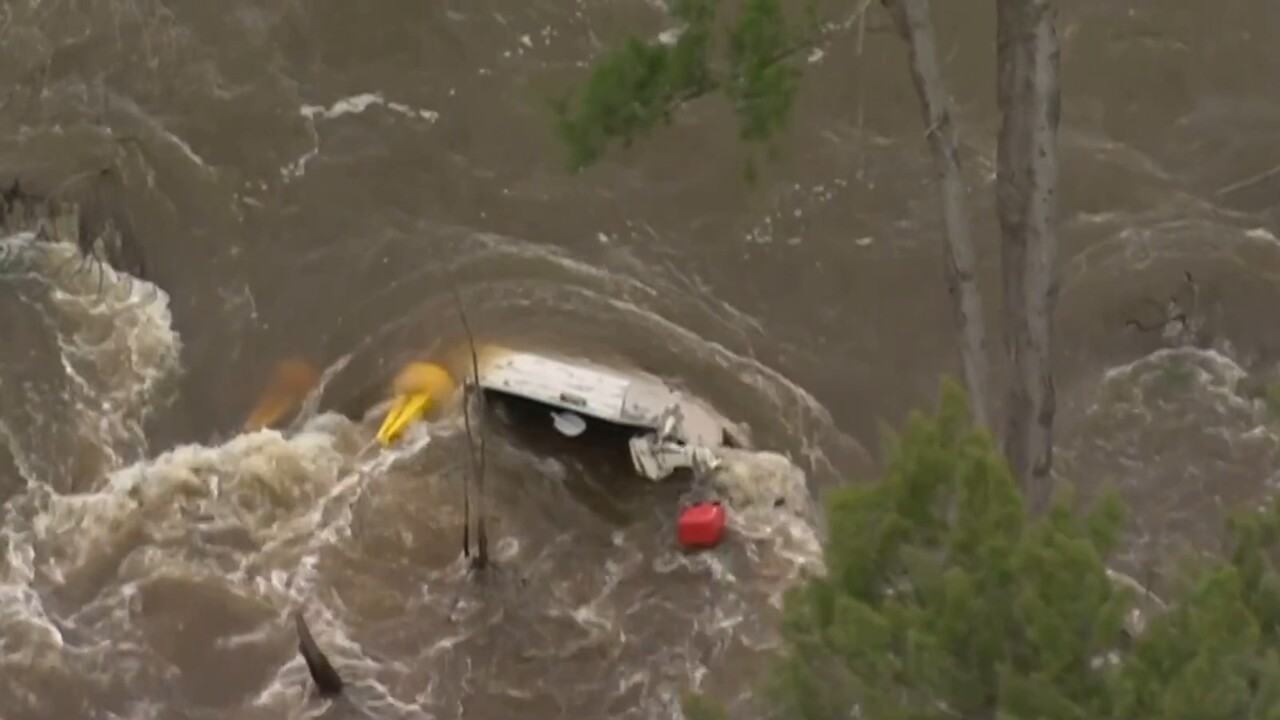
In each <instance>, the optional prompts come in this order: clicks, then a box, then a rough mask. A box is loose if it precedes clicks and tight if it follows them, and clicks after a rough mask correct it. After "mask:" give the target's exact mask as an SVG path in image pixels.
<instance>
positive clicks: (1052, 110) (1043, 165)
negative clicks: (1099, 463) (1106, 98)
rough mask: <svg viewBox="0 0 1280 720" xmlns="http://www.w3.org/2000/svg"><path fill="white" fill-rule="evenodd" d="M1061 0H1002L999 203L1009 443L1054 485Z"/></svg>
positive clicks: (1014, 454)
mask: <svg viewBox="0 0 1280 720" xmlns="http://www.w3.org/2000/svg"><path fill="white" fill-rule="evenodd" d="M1056 5H1057V3H1056V0H997V3H996V37H997V40H996V65H997V74H998V78H997V85H996V88H997V96H998V102H999V105H1000V111H1001V113H1002V114H1003V122H1002V124H1001V126H1000V137H999V143H998V148H997V153H996V154H997V166H998V169H997V180H996V212H997V214H998V215H999V219H1000V234H1001V236H1002V240H1003V243H1002V252H1001V262H1002V265H1003V269H1002V273H1003V276H1004V325H1005V351H1006V353H1007V355H1008V358H1009V362H1010V371H1011V378H1010V385H1009V394H1008V401H1007V413H1008V414H1007V418H1006V425H1005V436H1004V451H1005V455H1006V457H1007V458H1008V460H1009V464H1010V466H1011V467H1012V469H1013V472H1014V473H1015V474H1016V475H1017V477H1018V479H1019V480H1020V481H1021V482H1022V483H1023V487H1024V488H1026V489H1027V490H1031V491H1033V492H1034V494H1035V495H1040V494H1041V493H1043V492H1045V491H1046V490H1047V487H1048V485H1047V480H1048V476H1049V471H1050V469H1051V468H1052V465H1053V416H1054V410H1055V399H1054V388H1053V369H1052V365H1051V364H1052V361H1053V353H1052V349H1053V348H1052V339H1053V324H1054V323H1053V315H1054V308H1055V305H1056V303H1057V295H1058V281H1057V276H1056V265H1057V255H1058V228H1057V222H1058V147H1057V143H1058V117H1059V106H1060V96H1059V87H1058V54H1059V46H1058V34H1057V27H1056V25H1057V7H1056Z"/></svg>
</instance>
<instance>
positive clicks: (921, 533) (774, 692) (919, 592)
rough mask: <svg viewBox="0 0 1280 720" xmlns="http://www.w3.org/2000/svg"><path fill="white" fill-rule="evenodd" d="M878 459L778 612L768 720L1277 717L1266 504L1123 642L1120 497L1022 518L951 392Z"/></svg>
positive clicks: (838, 507) (1279, 605)
mask: <svg viewBox="0 0 1280 720" xmlns="http://www.w3.org/2000/svg"><path fill="white" fill-rule="evenodd" d="M888 456H889V457H890V460H889V462H888V464H887V470H886V472H885V475H884V477H882V478H881V479H879V480H877V481H875V482H871V483H866V484H859V485H851V486H848V487H844V488H840V489H838V490H836V491H833V492H832V493H831V494H830V495H829V496H828V497H827V498H826V500H827V502H826V507H827V515H828V522H829V536H828V539H827V542H826V548H825V552H826V559H827V566H828V572H827V574H826V575H825V576H824V577H820V578H815V579H813V580H810V581H809V582H808V583H807V584H806V585H804V586H803V587H801V588H798V589H797V590H796V591H795V592H794V593H793V594H792V595H791V597H790V598H789V600H788V604H787V610H788V612H787V619H786V622H785V624H784V627H783V634H784V637H785V640H786V651H785V652H784V654H783V655H782V657H780V659H779V668H778V672H777V673H775V674H774V677H773V681H772V682H771V683H769V684H768V685H767V691H768V692H767V695H768V697H769V698H770V699H771V700H772V701H773V702H774V703H775V705H776V708H777V710H778V715H777V717H778V718H780V719H781V718H787V719H788V720H792V719H795V720H799V719H804V720H836V719H837V718H849V717H862V718H874V719H881V718H884V719H895V720H896V719H898V718H905V719H910V720H926V719H929V720H932V719H934V718H936V719H937V720H946V719H951V718H963V719H965V720H969V719H973V720H986V719H990V720H997V719H999V720H1141V719H1144V718H1151V719H1153V720H1155V719H1159V720H1175V719H1179V720H1181V719H1185V720H1219V719H1221V720H1227V719H1228V718H1231V719H1233V720H1239V719H1243V718H1267V719H1276V718H1280V657H1278V656H1277V648H1278V647H1280V645H1278V644H1277V640H1278V639H1280V638H1278V637H1277V636H1278V635H1280V575H1277V572H1276V551H1277V550H1278V549H1280V544H1278V543H1277V541H1278V540H1280V512H1277V508H1276V507H1275V506H1269V507H1267V508H1265V509H1263V510H1260V511H1253V512H1249V513H1245V514H1243V515H1241V516H1239V517H1238V518H1236V519H1234V520H1233V521H1232V524H1231V528H1230V529H1231V532H1230V533H1229V535H1230V542H1229V546H1228V552H1227V553H1226V555H1225V556H1214V557H1210V558H1206V559H1202V560H1200V561H1198V562H1195V563H1190V564H1188V565H1186V566H1185V568H1186V569H1184V571H1183V572H1182V573H1181V577H1182V580H1183V582H1181V583H1180V584H1179V586H1180V587H1181V591H1179V592H1178V594H1177V597H1176V599H1175V601H1174V602H1173V603H1171V605H1170V606H1169V607H1168V609H1167V610H1165V611H1164V612H1160V613H1156V614H1149V615H1147V616H1145V618H1144V619H1145V623H1144V626H1143V629H1142V630H1141V631H1140V632H1138V633H1137V635H1136V636H1134V635H1131V634H1130V632H1129V631H1128V630H1127V629H1126V618H1127V617H1129V616H1130V613H1131V611H1133V610H1135V608H1137V607H1138V602H1137V601H1138V598H1137V597H1136V595H1135V593H1134V592H1133V591H1132V590H1130V589H1129V588H1126V587H1124V586H1122V585H1119V584H1117V583H1115V582H1113V581H1112V580H1111V579H1110V578H1109V576H1108V572H1107V565H1106V562H1107V559H1108V558H1109V556H1111V555H1112V553H1113V552H1115V550H1116V549H1117V547H1118V543H1119V541H1120V538H1121V532H1122V529H1123V520H1124V515H1125V511H1124V508H1123V506H1122V504H1121V503H1120V501H1119V499H1118V497H1117V496H1115V495H1114V494H1108V495H1104V496H1103V498H1102V499H1101V500H1100V501H1099V502H1097V503H1095V504H1094V506H1093V507H1092V508H1091V509H1090V510H1089V511H1087V512H1084V511H1082V510H1081V509H1080V508H1078V507H1076V505H1077V503H1076V502H1075V501H1074V500H1073V498H1072V495H1071V493H1070V491H1069V487H1068V486H1065V485H1064V486H1063V489H1062V491H1061V492H1059V494H1058V497H1057V501H1056V503H1055V504H1054V506H1053V507H1052V509H1051V510H1050V511H1049V512H1047V513H1046V514H1044V515H1043V516H1033V515H1031V514H1029V513H1028V512H1027V509H1026V508H1025V507H1024V505H1023V499H1022V496H1021V494H1020V493H1019V490H1018V487H1017V484H1016V483H1015V481H1014V479H1013V477H1012V475H1011V473H1010V471H1009V468H1008V465H1007V464H1006V463H1005V461H1004V459H1003V457H1002V456H1001V454H1000V453H999V451H998V449H997V448H996V447H995V444H994V443H993V442H992V440H991V438H990V437H989V435H988V434H987V433H986V432H985V431H981V430H977V429H974V428H973V427H972V426H971V425H970V424H969V416H968V413H967V408H966V400H965V398H964V396H963V393H962V392H961V391H960V389H959V388H958V386H956V385H954V384H951V383H947V384H945V385H944V389H943V392H942V396H941V402H940V406H939V409H938V410H937V412H936V413H935V414H934V415H933V416H932V417H925V416H922V415H915V416H913V418H912V419H911V421H910V422H909V424H908V426H907V428H906V430H905V432H903V433H902V435H901V437H900V438H898V439H896V440H895V441H893V442H892V445H891V452H890V453H889V454H888ZM687 707H688V708H690V710H692V712H689V713H688V716H689V717H690V718H705V717H715V715H714V712H713V710H712V709H711V708H710V705H709V704H708V703H707V701H706V700H705V698H700V699H698V700H697V702H696V703H693V702H691V703H689V704H687ZM854 708H858V709H859V710H860V711H861V714H860V715H853V714H851V713H852V712H853V709H854Z"/></svg>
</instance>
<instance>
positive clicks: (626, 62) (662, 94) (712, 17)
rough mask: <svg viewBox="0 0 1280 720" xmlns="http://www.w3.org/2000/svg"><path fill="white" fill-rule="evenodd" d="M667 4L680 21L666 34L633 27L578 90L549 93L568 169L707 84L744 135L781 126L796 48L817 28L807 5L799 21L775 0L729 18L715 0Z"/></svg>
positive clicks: (705, 91)
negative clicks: (647, 35) (666, 38)
mask: <svg viewBox="0 0 1280 720" xmlns="http://www.w3.org/2000/svg"><path fill="white" fill-rule="evenodd" d="M670 12H671V15H672V18H673V19H674V20H675V21H676V22H677V23H679V26H680V34H679V37H678V38H677V39H676V41H675V42H674V43H671V44H666V43H664V42H662V41H661V40H658V39H655V40H642V39H640V38H638V37H636V36H634V35H633V36H631V37H629V38H627V40H625V41H624V42H622V43H621V44H620V45H619V46H617V47H616V48H614V49H612V50H610V51H609V52H607V53H606V54H605V55H604V56H603V57H602V58H600V59H599V60H598V61H597V62H596V63H595V65H594V67H593V69H592V72H591V75H590V77H589V78H588V79H587V80H586V82H585V83H584V85H583V86H582V88H581V89H580V90H579V91H577V92H574V93H570V94H568V95H565V96H563V97H561V98H558V99H557V100H556V101H555V102H554V103H553V110H554V111H555V118H556V132H557V134H558V135H559V137H560V138H561V140H563V141H564V143H565V145H566V146H567V147H568V149H569V165H570V167H571V168H572V169H573V170H575V171H576V170H581V169H583V168H585V167H587V166H589V165H591V164H593V163H595V162H597V161H598V160H599V159H600V158H601V157H602V156H603V155H604V153H605V152H606V151H607V150H608V149H609V147H610V146H611V145H612V144H615V143H616V144H619V145H621V146H622V147H630V145H631V143H632V142H633V141H634V140H635V139H636V138H638V137H641V136H643V135H645V134H648V133H649V132H651V131H652V130H653V129H654V128H656V127H658V126H660V125H667V124H670V122H671V117H672V113H673V112H674V111H675V110H676V109H678V108H679V107H680V106H681V105H682V104H684V103H686V102H689V101H691V100H693V99H695V98H698V97H702V96H704V95H709V94H712V93H717V92H718V93H720V94H722V95H723V96H724V97H726V98H728V100H729V101H730V102H731V103H732V106H733V108H734V112H735V113H736V115H737V117H738V120H739V132H740V135H741V137H742V139H743V140H745V141H747V142H748V143H751V144H755V145H756V146H767V145H768V144H769V143H770V142H771V141H772V140H773V139H774V138H775V137H776V136H777V134H778V133H779V131H781V130H782V129H783V128H784V127H785V125H786V122H787V120H788V118H789V116H790V112H791V108H792V105H793V104H794V100H795V95H796V91H797V88H798V85H799V79H800V68H799V66H798V64H797V58H796V55H797V53H798V52H799V51H800V50H802V49H804V48H806V47H808V46H809V45H810V44H811V42H812V38H814V37H815V35H816V33H815V29H816V27H817V22H816V13H815V11H814V10H813V7H812V6H811V5H810V6H808V11H807V12H806V14H805V16H806V18H807V20H805V21H802V22H797V21H793V20H791V19H789V18H788V17H787V14H786V12H784V9H783V4H782V0H743V2H742V5H741V7H740V8H739V10H738V13H737V15H736V17H735V18H734V19H733V20H732V21H730V22H728V23H727V26H724V23H723V22H722V18H721V16H720V12H719V5H718V3H717V0H673V2H672V3H671V8H670ZM717 39H720V42H719V43H717Z"/></svg>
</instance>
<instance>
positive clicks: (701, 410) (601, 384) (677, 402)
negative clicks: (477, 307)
mask: <svg viewBox="0 0 1280 720" xmlns="http://www.w3.org/2000/svg"><path fill="white" fill-rule="evenodd" d="M479 370H480V372H479V375H480V378H479V385H480V387H482V388H484V389H485V390H487V391H489V392H494V393H500V394H505V395H511V396H515V397H520V398H524V399H526V400H531V401H533V402H537V403H541V404H543V405H547V406H549V407H551V408H556V409H557V410H558V412H553V413H552V418H553V421H554V422H555V425H556V428H557V429H558V430H560V431H561V432H562V433H564V434H566V435H569V436H570V437H574V436H576V435H578V434H580V433H581V432H582V431H583V430H584V429H585V423H584V422H583V420H582V418H584V417H585V418H594V419H596V420H603V421H605V422H609V423H613V424H616V425H622V426H626V427H632V428H635V429H636V431H637V432H636V435H635V436H634V437H632V438H631V440H630V441H629V445H630V449H631V460H632V463H633V464H634V465H635V468H636V471H637V472H638V473H639V474H640V475H642V476H644V477H646V478H649V479H651V480H662V479H664V478H666V477H668V476H670V475H671V474H672V473H674V472H675V471H676V470H678V469H681V468H690V469H693V470H695V471H705V470H710V469H713V468H715V467H716V466H717V465H718V464H719V460H718V459H717V457H716V450H717V449H718V448H722V447H741V446H742V445H744V444H745V443H744V442H743V441H742V439H741V437H740V435H738V433H737V432H736V431H735V429H734V428H733V427H732V426H731V425H730V423H729V422H728V421H727V420H725V419H723V418H721V417H718V416H717V415H716V414H715V413H714V412H712V411H711V410H710V409H709V408H707V407H706V406H705V405H703V404H702V403H701V402H699V401H697V400H695V399H693V398H690V397H687V396H685V395H683V394H682V393H680V392H678V391H676V390H673V389H672V388H670V387H669V386H667V385H666V383H664V382H662V381H661V380H659V379H657V378H655V377H650V376H647V375H645V374H643V373H639V372H636V373H631V372H626V371H621V370H616V369H611V368H605V367H602V366H598V365H596V364H594V363H590V362H586V361H582V360H577V359H573V360H570V359H567V358H565V359H561V358H556V357H552V356H551V355H549V354H543V353H535V352H527V351H516V350H507V349H501V350H498V349H490V348H486V351H485V352H483V353H481V359H480V362H479Z"/></svg>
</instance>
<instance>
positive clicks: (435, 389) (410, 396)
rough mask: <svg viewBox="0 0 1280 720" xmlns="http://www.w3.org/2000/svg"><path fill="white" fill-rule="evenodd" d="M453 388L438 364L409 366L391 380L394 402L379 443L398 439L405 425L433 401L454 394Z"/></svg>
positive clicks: (423, 363) (439, 400) (419, 363)
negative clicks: (392, 381)
mask: <svg viewBox="0 0 1280 720" xmlns="http://www.w3.org/2000/svg"><path fill="white" fill-rule="evenodd" d="M454 387H455V385H454V382H453V378H452V377H451V376H450V375H449V371H447V370H445V369H444V368H442V367H440V366H439V365H436V364H435V363H427V362H415V363H410V364H408V365H406V366H405V368H404V369H403V370H401V371H400V374H399V375H397V376H396V379H395V382H394V383H392V392H393V393H394V394H395V402H394V403H393V404H392V406H391V410H390V411H388V412H387V417H386V419H384V420H383V421H382V427H381V428H379V429H378V442H379V443H381V444H382V446H383V447H387V446H389V445H390V444H391V443H393V442H395V440H396V438H398V437H400V434H401V433H403V432H404V431H405V429H406V428H408V427H409V426H410V425H412V424H413V423H414V422H416V421H418V420H420V419H421V418H422V417H423V416H424V415H426V414H427V411H428V410H429V409H430V408H431V404H432V403H433V402H443V401H444V400H445V399H447V398H449V397H450V396H452V395H453V391H454Z"/></svg>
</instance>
